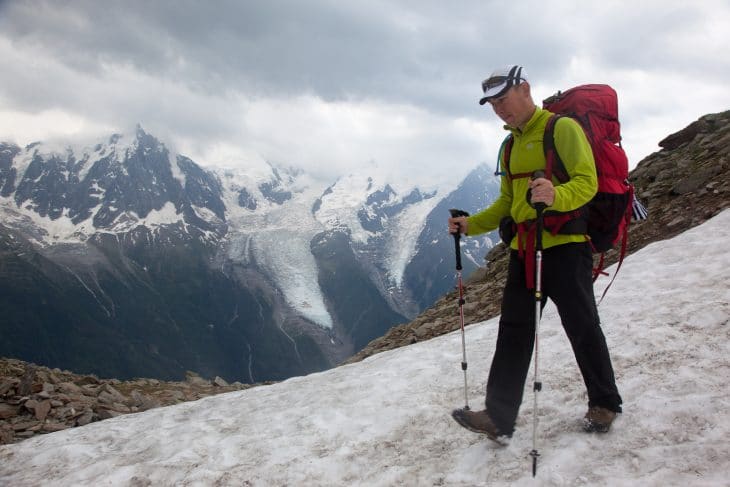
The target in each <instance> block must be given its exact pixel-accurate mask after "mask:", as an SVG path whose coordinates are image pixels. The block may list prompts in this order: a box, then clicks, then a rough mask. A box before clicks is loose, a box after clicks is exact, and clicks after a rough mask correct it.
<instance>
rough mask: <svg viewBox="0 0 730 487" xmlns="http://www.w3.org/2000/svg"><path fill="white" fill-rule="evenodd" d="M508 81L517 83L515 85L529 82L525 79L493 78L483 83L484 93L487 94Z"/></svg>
mask: <svg viewBox="0 0 730 487" xmlns="http://www.w3.org/2000/svg"><path fill="white" fill-rule="evenodd" d="M508 81H515V83H514V85H518V84H520V82H522V81H527V80H526V79H525V78H519V77H515V76H492V77H491V78H488V79H485V80H484V81H482V91H483V92H484V93H486V92H487V90H491V89H492V88H496V87H497V86H500V85H502V84H504V83H506V82H508Z"/></svg>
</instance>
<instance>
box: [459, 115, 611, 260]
mask: <svg viewBox="0 0 730 487" xmlns="http://www.w3.org/2000/svg"><path fill="white" fill-rule="evenodd" d="M551 115H552V113H551V112H549V111H547V110H543V109H542V108H539V107H535V113H534V114H533V115H532V118H530V120H529V122H527V124H526V125H525V129H524V131H521V130H519V129H517V128H514V127H509V126H505V129H507V130H509V131H511V132H512V135H513V136H514V144H513V146H512V151H511V156H510V171H509V172H510V173H511V174H521V173H529V174H532V173H533V172H535V171H537V170H544V169H545V153H544V151H543V147H542V139H543V134H544V132H545V125H546V124H547V121H548V119H549V118H550V116H551ZM554 137H555V147H556V150H557V151H558V154H560V158H561V159H562V161H563V164H564V165H565V170H566V171H567V172H568V175H569V176H570V180H568V181H567V182H565V183H563V184H560V182H559V181H558V180H557V179H556V178H555V177H553V178H552V182H553V185H554V186H555V201H554V202H553V204H552V206H548V207H547V210H553V211H572V210H575V209H578V208H580V207H581V206H583V205H585V204H586V203H588V201H590V200H591V198H593V196H594V195H595V194H596V191H598V179H597V176H596V164H595V161H594V159H593V151H592V150H591V146H590V144H589V142H588V139H587V138H586V135H585V133H584V132H583V129H582V128H581V127H580V125H579V124H578V122H576V121H575V120H573V119H571V118H569V117H561V118H560V119H559V120H558V121H557V123H556V124H555V132H554ZM499 159H500V164H501V166H502V172H504V173H506V168H505V164H506V162H507V161H505V160H504V153H503V152H502V153H500V154H499ZM529 183H530V178H515V179H510V178H509V176H502V182H501V186H500V193H499V197H498V198H497V200H496V201H495V202H494V203H492V204H491V205H490V206H489V207H488V208H486V209H484V210H482V211H480V212H478V213H476V214H474V215H472V216H470V217H468V218H467V223H468V225H469V235H478V234H480V233H484V232H490V231H492V230H494V229H496V228H497V227H499V222H500V221H501V220H502V218H504V217H505V216H508V215H509V216H512V218H513V219H514V221H515V222H517V223H521V222H524V221H527V220H534V219H535V218H536V216H537V214H536V212H535V209H534V208H532V207H531V206H530V205H529V204H528V202H527V190H528V189H529ZM587 239H588V237H587V236H586V235H563V234H558V235H551V234H550V232H548V231H544V232H543V237H542V244H543V247H544V248H549V247H553V246H555V245H561V244H565V243H569V242H585V241H586V240H587ZM511 247H512V248H513V249H517V248H518V243H517V236H515V238H513V239H512V243H511Z"/></svg>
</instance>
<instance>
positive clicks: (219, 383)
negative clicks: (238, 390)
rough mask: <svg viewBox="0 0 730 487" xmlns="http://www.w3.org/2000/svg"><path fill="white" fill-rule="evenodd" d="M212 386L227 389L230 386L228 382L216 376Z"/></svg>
mask: <svg viewBox="0 0 730 487" xmlns="http://www.w3.org/2000/svg"><path fill="white" fill-rule="evenodd" d="M212 384H213V385H214V386H216V387H226V386H228V385H229V384H228V382H226V381H225V380H223V379H222V378H220V377H218V376H215V379H213V381H212Z"/></svg>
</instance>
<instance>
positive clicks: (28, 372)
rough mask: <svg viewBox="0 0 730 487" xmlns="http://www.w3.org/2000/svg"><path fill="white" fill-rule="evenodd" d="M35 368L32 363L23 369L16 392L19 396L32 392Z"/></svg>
mask: <svg viewBox="0 0 730 487" xmlns="http://www.w3.org/2000/svg"><path fill="white" fill-rule="evenodd" d="M35 374H36V369H35V366H34V365H30V364H29V365H28V367H27V368H26V369H25V373H24V374H23V377H22V378H21V379H20V385H19V386H18V394H19V395H21V396H29V395H30V393H31V392H33V381H34V380H35Z"/></svg>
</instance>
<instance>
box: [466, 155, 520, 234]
mask: <svg viewBox="0 0 730 487" xmlns="http://www.w3.org/2000/svg"><path fill="white" fill-rule="evenodd" d="M503 156H504V153H503V152H502V153H500V161H501V162H500V164H501V165H502V172H505V166H504V160H503ZM511 208H512V183H511V181H510V180H509V178H508V177H507V176H505V175H503V176H502V180H501V182H500V187H499V196H498V197H497V199H496V200H495V201H494V202H493V203H492V204H491V205H489V206H488V207H487V208H485V209H484V210H482V211H480V212H478V213H475V214H474V215H472V216H470V217H468V218H467V224H468V225H469V235H479V234H482V233H486V232H491V231H492V230H494V229H496V228H498V227H499V222H500V221H501V220H502V218H504V217H505V216H507V215H509V214H510V210H511Z"/></svg>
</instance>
